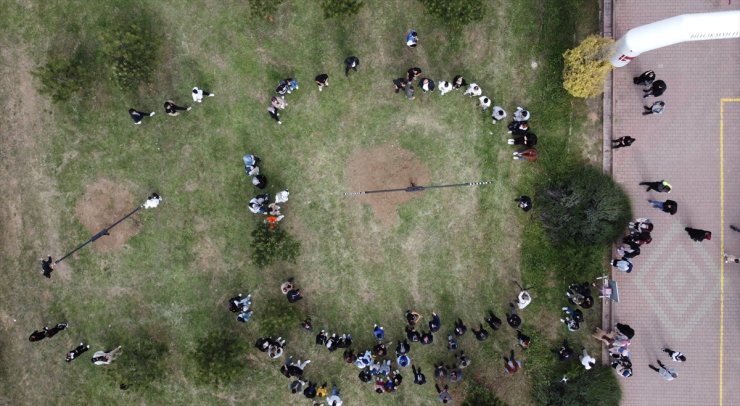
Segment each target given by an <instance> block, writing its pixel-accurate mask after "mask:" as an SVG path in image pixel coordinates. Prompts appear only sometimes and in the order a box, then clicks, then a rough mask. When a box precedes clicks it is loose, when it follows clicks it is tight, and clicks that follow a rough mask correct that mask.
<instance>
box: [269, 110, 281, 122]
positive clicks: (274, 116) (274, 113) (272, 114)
mask: <svg viewBox="0 0 740 406" xmlns="http://www.w3.org/2000/svg"><path fill="white" fill-rule="evenodd" d="M267 114H269V115H270V117H272V119H273V120H275V121H277V123H278V124H282V123H283V122H282V121H280V112H278V109H276V108H275V107H273V106H270V107H268V108H267Z"/></svg>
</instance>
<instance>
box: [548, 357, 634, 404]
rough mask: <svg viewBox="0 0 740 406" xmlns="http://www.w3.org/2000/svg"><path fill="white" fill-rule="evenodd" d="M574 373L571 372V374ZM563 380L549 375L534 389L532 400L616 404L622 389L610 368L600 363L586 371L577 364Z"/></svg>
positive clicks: (553, 402)
mask: <svg viewBox="0 0 740 406" xmlns="http://www.w3.org/2000/svg"><path fill="white" fill-rule="evenodd" d="M573 374H575V376H573ZM568 376H569V377H570V379H569V380H568V382H567V383H565V384H563V383H561V382H558V380H557V379H554V378H553V379H551V380H550V382H551V383H550V384H549V385H544V386H543V385H540V386H541V389H542V390H538V391H535V402H536V403H537V404H539V405H547V406H611V405H618V404H619V401H620V399H621V398H622V391H621V389H620V387H619V382H617V377H616V375H615V374H614V373H613V372H612V369H611V368H610V367H608V366H606V365H602V366H599V367H596V368H592V369H591V370H588V371H586V370H585V369H583V368H578V369H577V370H576V371H575V372H572V373H571V374H569V375H568Z"/></svg>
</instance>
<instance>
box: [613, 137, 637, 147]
mask: <svg viewBox="0 0 740 406" xmlns="http://www.w3.org/2000/svg"><path fill="white" fill-rule="evenodd" d="M635 141H636V140H635V139H634V138H632V137H630V136H624V137H619V138H617V139H616V140H612V149H617V148H626V147H629V146H630V145H632V143H633V142H635Z"/></svg>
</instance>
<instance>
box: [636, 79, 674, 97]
mask: <svg viewBox="0 0 740 406" xmlns="http://www.w3.org/2000/svg"><path fill="white" fill-rule="evenodd" d="M666 89H668V86H666V84H665V82H664V81H662V80H656V81H655V82H653V84H652V85H650V88H649V89H645V90H643V92H645V94H644V95H643V96H642V97H643V98H645V99H646V98H648V97H649V96H655V97H660V96H661V95H662V94H663V92H665V91H666Z"/></svg>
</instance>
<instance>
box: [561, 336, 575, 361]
mask: <svg viewBox="0 0 740 406" xmlns="http://www.w3.org/2000/svg"><path fill="white" fill-rule="evenodd" d="M573 354H574V352H573V349H572V348H570V347H569V346H568V340H563V345H561V346H560V349H559V350H558V359H559V360H560V361H570V360H571V359H573Z"/></svg>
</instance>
